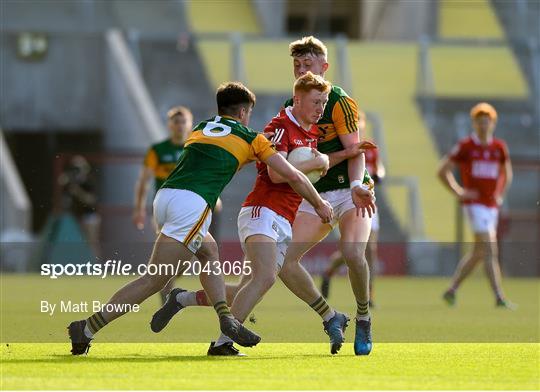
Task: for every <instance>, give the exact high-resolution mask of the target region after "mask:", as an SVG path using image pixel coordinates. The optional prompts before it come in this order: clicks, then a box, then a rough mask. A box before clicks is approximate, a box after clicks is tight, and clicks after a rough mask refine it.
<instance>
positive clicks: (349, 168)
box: [279, 37, 375, 355]
mask: <svg viewBox="0 0 540 392" xmlns="http://www.w3.org/2000/svg"><path fill="white" fill-rule="evenodd" d="M289 50H290V55H291V57H292V58H293V69H294V76H295V77H296V78H298V77H300V76H302V75H304V74H305V73H306V72H308V71H311V72H312V73H314V74H316V75H320V76H324V74H325V72H326V71H327V70H328V67H329V64H328V61H327V49H326V46H325V45H324V44H323V43H322V42H321V41H320V40H318V39H317V38H315V37H304V38H302V39H300V40H297V41H294V42H292V43H291V44H290V45H289ZM328 99H329V101H328V104H327V105H326V107H325V110H324V114H323V116H322V118H321V119H320V120H319V122H318V126H319V130H320V132H321V135H320V138H319V143H318V150H319V151H320V152H322V153H325V154H329V153H332V152H335V151H340V150H343V149H345V148H347V147H349V146H350V145H353V144H355V143H358V142H359V141H360V133H359V128H358V120H359V118H358V107H357V105H356V103H355V102H354V100H353V99H352V98H350V97H349V96H348V95H347V93H346V92H345V91H344V90H343V89H342V88H340V87H338V86H335V85H334V86H332V90H331V91H330V94H329V97H328ZM315 188H316V189H317V191H319V192H321V197H322V198H323V199H325V200H327V201H329V202H330V203H331V204H332V206H333V208H334V212H335V219H334V220H333V221H332V222H330V223H321V222H320V220H319V219H318V218H317V217H316V216H315V215H314V214H313V213H314V211H313V210H312V209H311V208H310V207H309V205H307V204H306V203H302V204H301V205H300V208H299V210H298V213H297V216H296V220H295V222H294V225H293V239H292V242H291V244H290V246H289V248H288V250H287V254H286V256H285V263H284V265H283V268H282V270H281V272H280V275H279V276H280V278H281V279H282V280H283V282H284V283H285V285H286V286H287V287H288V288H289V289H290V290H291V291H292V292H293V293H294V294H296V295H297V296H298V297H299V298H301V299H302V300H303V301H305V302H306V303H307V304H309V305H310V306H311V307H312V308H313V309H314V310H315V311H317V310H318V309H321V308H323V307H325V306H327V304H326V301H325V299H324V298H323V297H322V295H321V294H320V292H319V291H318V289H317V288H316V287H315V284H314V282H313V279H312V278H311V276H310V274H309V273H308V272H307V271H306V270H305V269H304V267H303V266H302V265H301V264H300V259H301V258H302V256H303V255H304V254H305V253H306V252H307V251H309V250H310V249H311V248H312V247H313V246H314V245H315V244H317V243H318V242H320V241H321V240H322V239H324V238H325V237H326V236H327V235H328V233H330V231H332V228H333V227H334V226H336V225H339V229H340V232H341V238H340V248H341V252H342V254H343V257H344V259H345V261H346V263H347V267H348V269H349V280H350V283H351V287H352V289H353V293H354V296H355V298H356V309H357V311H356V335H355V342H354V351H355V354H357V355H367V354H369V353H370V352H371V347H372V342H371V317H370V313H369V305H368V303H369V267H368V263H367V260H366V256H365V252H366V243H367V241H368V237H369V233H370V229H371V215H372V214H373V213H374V212H375V196H374V193H373V181H372V180H371V178H370V177H369V174H367V171H366V170H365V159H364V154H360V155H359V156H357V157H355V158H350V159H348V160H347V161H344V162H342V163H341V164H339V165H336V166H334V167H333V168H331V169H330V170H329V171H328V173H327V174H326V176H324V177H322V178H321V180H320V181H319V182H317V183H316V184H315ZM328 324H330V325H328ZM346 326H347V319H343V318H342V319H341V320H330V322H329V323H325V330H326V331H327V333H328V334H329V336H330V341H331V344H332V347H334V346H336V345H339V343H340V341H343V339H344V338H343V332H344V331H345V328H346Z"/></svg>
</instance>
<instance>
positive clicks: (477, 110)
mask: <svg viewBox="0 0 540 392" xmlns="http://www.w3.org/2000/svg"><path fill="white" fill-rule="evenodd" d="M481 114H487V115H488V116H489V117H491V119H492V120H497V111H496V110H495V108H494V107H493V106H491V105H490V104H489V103H487V102H480V103H478V104H476V105H474V106H473V108H472V109H471V118H472V119H473V120H474V119H475V118H476V117H478V116H479V115H481Z"/></svg>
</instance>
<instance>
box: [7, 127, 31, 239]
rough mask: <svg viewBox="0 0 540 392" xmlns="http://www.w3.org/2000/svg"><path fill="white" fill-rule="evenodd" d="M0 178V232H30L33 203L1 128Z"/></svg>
mask: <svg viewBox="0 0 540 392" xmlns="http://www.w3.org/2000/svg"><path fill="white" fill-rule="evenodd" d="M0 180H1V182H2V193H1V194H2V197H1V199H2V208H1V211H0V214H1V216H2V219H1V225H0V233H1V232H4V231H5V230H17V231H23V232H27V233H29V232H30V230H31V222H32V205H31V203H30V198H29V197H28V193H27V192H26V188H25V187H24V184H23V182H22V179H21V177H20V175H19V172H18V170H17V166H16V165H15V162H14V160H13V157H12V156H11V153H10V151H9V147H8V145H7V143H6V141H5V139H4V133H3V131H2V129H0Z"/></svg>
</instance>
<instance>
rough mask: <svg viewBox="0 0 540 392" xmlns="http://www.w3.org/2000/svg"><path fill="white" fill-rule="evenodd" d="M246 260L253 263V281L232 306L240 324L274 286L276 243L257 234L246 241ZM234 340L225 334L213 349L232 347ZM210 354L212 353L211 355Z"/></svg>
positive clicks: (276, 270)
mask: <svg viewBox="0 0 540 392" xmlns="http://www.w3.org/2000/svg"><path fill="white" fill-rule="evenodd" d="M245 252H246V258H247V259H248V260H250V261H251V267H252V272H251V279H249V280H248V281H247V283H246V284H245V285H244V286H243V287H242V288H241V289H240V290H239V291H238V293H237V294H236V296H235V297H234V301H233V303H232V305H231V313H232V314H233V315H234V317H235V318H236V319H237V320H239V321H240V322H244V320H245V319H246V318H247V317H248V315H249V314H250V313H251V311H252V310H253V308H254V307H255V305H256V304H257V303H258V302H259V301H260V300H261V299H262V298H263V296H264V295H265V294H266V292H267V291H268V290H270V288H271V287H272V286H273V285H274V283H275V281H276V276H277V273H278V267H277V263H276V260H277V248H276V241H275V240H274V239H272V238H270V237H267V236H265V235H262V234H255V235H252V236H250V237H248V238H247V239H246V242H245ZM231 344H232V340H231V339H230V338H229V337H227V336H225V335H224V334H223V333H222V334H221V335H220V337H219V338H218V339H217V340H216V342H215V343H214V344H213V346H212V347H211V350H214V351H215V350H219V349H218V347H220V346H223V345H231ZM209 354H210V353H209Z"/></svg>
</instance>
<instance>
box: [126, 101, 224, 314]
mask: <svg viewBox="0 0 540 392" xmlns="http://www.w3.org/2000/svg"><path fill="white" fill-rule="evenodd" d="M167 119H168V120H167V127H168V128H169V132H170V136H169V137H168V138H167V139H165V140H163V141H162V142H159V143H156V144H153V145H152V146H151V147H150V148H149V149H148V151H147V152H146V155H145V157H144V162H143V167H142V168H141V171H140V174H139V178H138V180H137V183H136V184H135V198H134V199H135V206H134V208H133V224H134V225H135V226H136V227H137V228H138V229H139V230H143V229H144V225H145V222H146V197H147V193H148V183H149V180H150V179H151V178H152V177H153V179H154V194H155V193H157V191H158V190H159V188H161V186H162V185H163V183H164V182H165V180H166V179H167V177H168V176H169V174H171V173H172V171H173V170H174V168H175V166H176V163H177V162H178V159H180V155H181V154H182V151H184V143H185V142H186V140H187V139H188V138H189V135H190V134H191V130H192V128H193V114H192V113H191V110H189V109H188V108H186V107H184V106H175V107H173V108H171V109H169V111H168V112H167ZM219 211H221V200H220V199H218V202H217V204H216V208H215V210H214V213H216V212H219ZM212 223H213V225H212V226H214V225H215V219H213V221H212ZM212 229H213V227H211V228H210V231H211V232H212V234H214V230H212ZM156 232H158V230H157V227H156ZM173 285H174V280H171V282H169V283H168V284H167V285H166V286H165V287H164V288H163V289H162V290H161V291H160V295H161V301H162V303H165V298H166V296H167V294H168V293H169V292H170V291H171V289H172V288H173Z"/></svg>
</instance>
